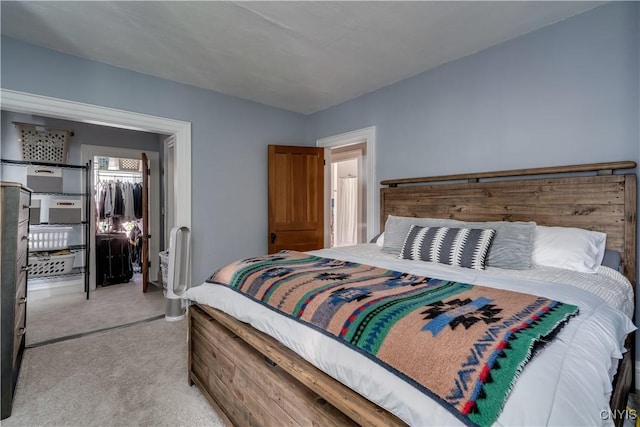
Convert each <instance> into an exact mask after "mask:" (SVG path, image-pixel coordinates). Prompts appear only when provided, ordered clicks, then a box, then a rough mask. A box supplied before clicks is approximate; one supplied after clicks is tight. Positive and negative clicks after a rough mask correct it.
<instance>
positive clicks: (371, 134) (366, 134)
mask: <svg viewBox="0 0 640 427" xmlns="http://www.w3.org/2000/svg"><path fill="white" fill-rule="evenodd" d="M358 143H364V144H365V145H366V147H367V154H366V162H365V166H366V178H367V190H366V194H367V234H366V237H367V241H369V240H371V239H372V238H373V236H375V235H376V233H377V228H378V221H377V220H376V217H377V216H376V208H375V207H376V200H377V194H378V191H377V190H378V185H377V183H376V127H375V126H370V127H367V128H363V129H358V130H354V131H351V132H345V133H341V134H339V135H334V136H329V137H326V138H321V139H318V140H316V146H317V147H324V148H325V160H326V159H328V161H326V164H325V174H324V200H325V204H324V205H325V206H324V212H325V215H324V244H325V247H329V246H330V242H331V236H330V234H331V230H330V227H329V219H330V216H331V206H330V204H331V170H329V172H327V168H328V167H331V148H335V147H343V146H347V145H353V144H358Z"/></svg>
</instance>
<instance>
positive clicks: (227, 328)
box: [184, 162, 636, 425]
mask: <svg viewBox="0 0 640 427" xmlns="http://www.w3.org/2000/svg"><path fill="white" fill-rule="evenodd" d="M633 168H635V163H634V162H615V163H601V164H589V165H576V166H569V167H553V168H538V169H528V170H516V171H499V172H489V173H480V174H465V175H455V176H453V175H452V176H442V177H428V178H412V179H402V180H392V181H383V182H382V184H383V186H386V188H382V189H381V194H380V202H381V207H380V212H381V230H384V232H385V237H384V241H383V242H381V241H380V240H382V239H379V240H378V241H377V242H375V243H370V244H364V245H357V246H354V247H348V248H335V249H324V250H320V251H313V252H311V253H309V254H306V255H305V256H309V257H316V258H317V259H332V260H339V261H343V262H348V263H357V264H358V265H366V266H375V267H377V268H380V269H385V270H388V271H402V272H406V273H409V274H411V275H415V276H418V277H432V278H433V277H437V278H440V279H447V280H451V281H455V282H456V283H458V282H460V283H474V284H475V283H481V284H483V285H486V286H488V287H489V288H491V289H505V290H508V291H516V292H521V293H525V294H529V293H533V294H536V295H539V296H540V298H542V297H545V298H552V299H554V301H561V302H563V303H567V305H568V306H575V307H578V308H579V314H573V315H572V316H573V317H572V318H571V319H570V320H568V321H566V322H563V325H564V326H563V327H562V329H560V330H559V331H558V332H557V335H556V336H555V338H554V339H553V340H550V341H549V342H547V343H546V344H545V345H544V348H543V349H542V350H540V351H538V352H537V354H536V355H535V357H533V358H532V359H531V361H529V362H528V364H527V365H526V366H525V368H524V370H522V372H519V371H518V372H519V375H518V378H517V380H516V381H515V383H514V385H513V388H512V389H511V390H510V393H509V394H508V398H507V399H506V402H505V404H504V407H503V408H502V407H501V408H500V410H499V411H498V415H497V418H496V419H495V421H493V422H492V423H493V424H495V425H527V424H528V425H532V424H555V425H561V424H563V425H567V424H573V425H578V424H600V423H602V424H611V423H614V422H615V423H616V424H620V423H621V422H622V421H623V419H624V415H621V414H623V412H616V410H617V411H624V408H625V405H626V398H627V396H628V392H629V389H630V387H631V382H632V372H633V367H632V360H633V357H632V351H626V352H625V347H626V348H629V349H631V348H632V346H633V339H632V338H631V337H632V334H631V332H632V331H633V330H634V329H635V327H634V326H633V325H632V323H631V321H630V319H631V318H632V316H633V311H634V302H635V297H634V292H635V276H636V271H635V268H636V265H635V253H636V248H635V247H636V224H635V221H636V177H635V174H632V173H625V171H626V170H629V169H633ZM418 218H420V219H421V220H422V219H424V218H427V219H426V220H424V221H427V222H426V223H423V224H426V226H424V227H425V228H427V229H428V228H429V227H432V228H434V227H435V225H434V224H431V223H429V221H436V224H439V225H441V223H439V222H438V221H444V220H460V221H466V222H467V223H468V222H469V221H472V223H469V224H477V223H495V222H496V221H501V222H504V223H500V224H498V225H494V226H492V227H495V228H500V227H502V225H503V224H507V226H508V227H510V226H512V225H514V224H520V223H522V224H525V223H530V222H532V221H533V222H535V223H536V224H534V227H536V230H546V232H547V235H551V237H553V236H554V235H556V234H557V230H564V229H568V228H570V227H571V228H579V229H582V230H593V231H597V232H601V233H606V248H607V250H608V251H611V252H612V253H615V254H618V256H619V259H620V262H619V263H618V264H619V266H620V267H619V270H620V271H621V272H619V271H616V269H613V268H609V267H603V266H599V265H598V266H590V267H589V268H591V269H592V271H591V270H590V272H589V273H585V272H580V271H577V272H576V271H568V270H567V269H566V268H558V267H557V266H550V267H549V266H548V267H545V266H542V267H535V268H531V269H517V270H516V269H507V268H502V267H494V266H492V265H499V264H492V262H493V261H492V262H489V261H490V260H491V256H492V253H491V250H489V253H488V257H487V263H488V265H487V267H486V268H485V269H471V268H462V267H459V266H450V265H443V264H441V263H435V262H424V261H421V260H416V259H398V254H397V249H398V248H397V247H394V245H395V246H397V245H398V243H397V241H394V239H395V240H398V239H400V240H404V242H403V244H406V243H407V236H408V234H407V232H406V230H405V229H404V228H403V227H407V228H410V227H411V225H413V226H414V227H418V222H419V220H418ZM394 221H395V222H394ZM408 223H410V225H409V226H408V225H407V224H408ZM399 224H400V225H399ZM442 224H446V221H445V222H443V223H442ZM456 224H457V223H456ZM385 227H386V229H385ZM528 227H530V226H528ZM544 227H562V229H556V228H547V229H545V228H544ZM416 230H419V228H416ZM474 230H475V229H474ZM423 232H424V231H423ZM394 233H395V237H394ZM405 234H407V235H405ZM497 235H501V232H500V231H498V233H497V234H496V236H497ZM539 235H542V234H539ZM495 242H496V241H495V240H494V241H493V243H492V244H493V245H495ZM403 249H404V248H402V249H401V250H403ZM394 250H395V251H396V252H394ZM507 252H509V253H507V254H506V255H507V257H508V256H509V255H512V254H513V252H514V251H507ZM551 254H552V255H551V258H552V259H551V262H552V263H553V252H551ZM546 255H547V256H549V254H548V253H547V254H546ZM537 256H538V259H542V258H540V257H543V255H541V254H538V255H537ZM563 267H564V265H563ZM216 277H219V276H216ZM184 297H186V298H188V299H189V300H191V302H192V304H191V306H190V307H189V381H190V383H191V384H196V385H197V386H198V387H199V388H200V390H201V391H202V392H203V394H204V395H205V397H206V398H207V399H208V400H209V401H210V403H211V404H212V406H213V407H214V408H215V409H217V410H218V413H220V414H221V415H222V416H223V418H224V419H225V421H226V422H227V423H228V424H230V425H350V424H353V425H406V424H410V425H445V424H446V425H452V424H474V422H472V421H469V419H466V418H464V417H460V416H459V414H456V413H454V412H452V411H451V410H450V409H451V408H447V405H442V404H441V403H442V402H440V400H439V398H438V397H437V396H436V397H435V398H434V396H432V395H429V394H428V393H424V392H421V391H423V390H422V389H421V388H420V387H419V384H418V386H416V384H414V383H412V382H411V381H407V380H406V378H405V377H403V376H400V377H398V376H396V375H394V374H393V373H392V370H389V369H384V368H380V366H378V364H376V363H375V362H374V361H372V360H371V358H369V357H366V356H365V355H363V354H360V353H358V352H354V351H353V350H349V349H348V348H347V347H346V346H344V345H340V344H338V343H337V342H336V340H335V339H331V337H328V336H327V335H326V334H323V333H321V332H319V331H317V330H314V329H313V328H309V327H308V326H305V325H304V324H302V323H300V322H296V321H294V320H292V319H290V318H288V317H286V316H278V315H274V312H273V310H272V309H270V308H268V307H265V306H264V305H262V304H260V303H259V302H257V301H255V300H252V299H251V298H248V297H247V296H246V295H242V294H241V293H238V292H236V291H234V290H233V289H231V287H229V286H224V285H220V284H216V283H205V284H203V285H201V286H197V287H193V288H191V289H189V290H188V291H187V293H186V294H185V296H184ZM554 333H555V332H554ZM354 390H357V391H354ZM594 408H597V409H594ZM614 414H618V415H617V416H613V415H614ZM478 424H483V422H478Z"/></svg>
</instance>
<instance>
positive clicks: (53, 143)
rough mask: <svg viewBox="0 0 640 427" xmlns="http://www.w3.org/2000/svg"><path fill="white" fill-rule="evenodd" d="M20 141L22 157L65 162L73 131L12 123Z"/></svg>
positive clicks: (24, 158)
mask: <svg viewBox="0 0 640 427" xmlns="http://www.w3.org/2000/svg"><path fill="white" fill-rule="evenodd" d="M14 124H15V126H16V130H17V132H18V139H19V141H20V142H21V143H22V159H23V160H36V161H41V162H51V163H67V159H68V151H69V144H70V141H71V137H72V136H73V132H72V131H70V130H67V129H50V128H44V127H40V126H35V125H32V124H29V123H14Z"/></svg>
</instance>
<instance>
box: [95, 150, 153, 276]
mask: <svg viewBox="0 0 640 427" xmlns="http://www.w3.org/2000/svg"><path fill="white" fill-rule="evenodd" d="M143 170H144V165H143V162H142V160H141V159H123V158H114V157H104V156H95V157H94V180H93V182H94V186H95V188H94V190H95V191H94V194H95V201H94V202H95V203H94V206H95V212H94V217H95V224H96V227H95V228H96V229H95V232H96V236H95V237H96V285H97V286H108V285H113V284H118V283H126V282H128V281H130V280H131V279H132V278H133V277H134V274H139V273H141V272H142V268H141V264H142V263H141V260H142V259H143V256H142V247H143V236H144V234H143V231H144V228H145V221H144V220H143V216H144V215H143V213H144V212H143V210H144V209H143V206H144V203H145V200H144V185H143V184H144V182H143V181H144V174H143Z"/></svg>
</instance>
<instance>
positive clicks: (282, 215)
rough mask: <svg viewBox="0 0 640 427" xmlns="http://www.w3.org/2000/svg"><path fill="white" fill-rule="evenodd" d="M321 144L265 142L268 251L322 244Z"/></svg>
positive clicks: (322, 190)
mask: <svg viewBox="0 0 640 427" xmlns="http://www.w3.org/2000/svg"><path fill="white" fill-rule="evenodd" d="M323 201H324V148H321V147H293V146H284V145H269V230H268V239H269V253H274V252H278V251H280V250H282V249H291V250H296V251H311V250H314V249H321V248H322V247H323V246H324V229H323V227H324V204H323Z"/></svg>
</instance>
